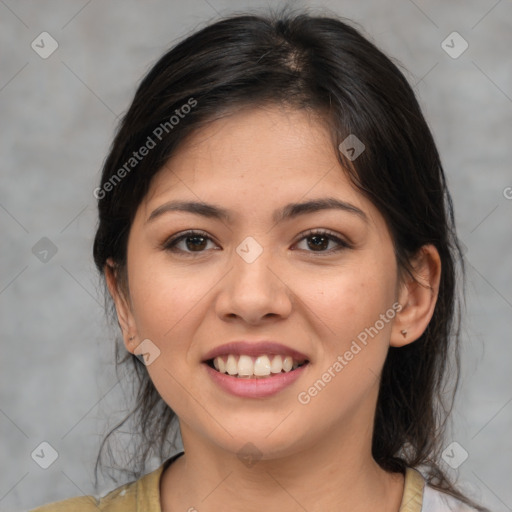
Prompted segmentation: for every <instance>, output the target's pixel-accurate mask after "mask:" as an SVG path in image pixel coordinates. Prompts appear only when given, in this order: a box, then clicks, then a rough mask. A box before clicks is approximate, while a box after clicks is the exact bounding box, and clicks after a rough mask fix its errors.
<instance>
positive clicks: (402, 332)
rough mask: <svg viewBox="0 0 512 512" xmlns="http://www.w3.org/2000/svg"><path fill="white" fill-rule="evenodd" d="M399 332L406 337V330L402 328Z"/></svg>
mask: <svg viewBox="0 0 512 512" xmlns="http://www.w3.org/2000/svg"><path fill="white" fill-rule="evenodd" d="M400 334H401V335H402V336H403V337H404V338H406V337H407V331H406V330H405V329H402V330H401V331H400Z"/></svg>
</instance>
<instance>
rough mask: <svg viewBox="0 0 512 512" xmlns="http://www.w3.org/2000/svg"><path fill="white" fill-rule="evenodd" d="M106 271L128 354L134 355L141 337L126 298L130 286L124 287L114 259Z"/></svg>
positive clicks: (108, 285) (105, 268)
mask: <svg viewBox="0 0 512 512" xmlns="http://www.w3.org/2000/svg"><path fill="white" fill-rule="evenodd" d="M104 271H105V279H106V281H107V287H108V291H109V292H110V295H111V297H112V299H113V300H114V304H115V307H116V312H117V321H118V323H119V327H120V328H121V331H122V333H123V340H124V345H125V347H126V350H128V352H131V353H133V351H134V350H135V348H136V347H137V345H138V343H139V341H138V338H139V336H138V332H137V327H136V325H135V319H134V317H133V313H132V308H131V304H130V301H129V298H127V297H126V295H127V294H128V286H127V285H126V286H122V284H121V281H120V276H119V271H118V267H117V266H116V264H115V263H114V261H113V260H112V258H108V259H107V263H106V264H105V267H104ZM125 288H126V289H125Z"/></svg>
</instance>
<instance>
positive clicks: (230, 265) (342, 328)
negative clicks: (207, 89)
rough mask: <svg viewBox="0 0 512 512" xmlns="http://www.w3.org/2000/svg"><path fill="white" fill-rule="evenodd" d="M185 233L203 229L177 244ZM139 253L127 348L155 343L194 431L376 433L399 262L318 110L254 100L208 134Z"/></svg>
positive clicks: (161, 372)
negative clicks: (254, 105) (184, 206)
mask: <svg viewBox="0 0 512 512" xmlns="http://www.w3.org/2000/svg"><path fill="white" fill-rule="evenodd" d="M327 200H329V201H331V203H332V204H331V207H328V208H319V207H318V204H316V206H315V203H312V204H311V205H310V206H309V207H300V206H291V205H301V204H306V203H309V202H318V203H320V202H324V201H327ZM335 201H337V202H338V205H339V207H336V208H335V207H333V204H334V202H335ZM175 202H181V203H194V204H196V205H197V206H196V207H195V210H196V211H195V212H191V211H183V210H180V209H178V208H176V209H174V208H171V204H172V203H175ZM201 205H202V206H201ZM205 205H208V207H206V206H205ZM220 211H222V212H225V213H226V214H227V217H223V216H222V215H221V214H219V213H218V212H220ZM187 230H194V231H199V232H200V233H198V234H195V235H192V236H190V235H188V238H187V237H185V238H182V239H181V240H178V241H176V243H174V244H172V245H171V242H169V240H170V239H171V237H177V235H180V234H183V233H184V232H185V231H187ZM309 231H312V232H313V234H311V233H308V232H309ZM315 231H320V232H322V231H327V232H328V234H322V233H320V234H317V235H315V234H314V232H315ZM127 250H128V254H127V272H128V283H129V298H130V310H129V312H128V313H127V323H126V325H128V326H129V327H127V329H128V328H130V329H132V332H130V334H132V335H135V336H136V338H135V340H134V341H133V344H132V345H128V348H129V350H130V351H132V352H133V351H135V352H136V353H137V352H144V353H146V354H147V355H146V356H145V357H146V360H147V370H148V372H149V375H150V377H151V379H152V381H153V382H154V385H155V386H156V388H157V389H158V391H159V393H160V395H161V396H162V398H163V399H164V400H165V401H166V402H167V404H168V405H169V406H170V407H171V408H172V409H173V410H174V411H175V412H176V413H177V415H178V416H179V418H180V426H181V431H182V435H183V439H184V442H185V443H186V442H187V440H189V439H192V438H195V439H196V440H198V441H200V442H202V443H204V444H208V445H211V446H212V447H214V448H218V449H225V450H228V451H231V452H233V453H236V452H239V450H241V449H247V447H246V448H243V447H244V445H246V443H248V442H250V443H252V445H254V447H256V448H254V447H253V448H252V449H254V450H256V451H257V453H258V454H259V455H258V456H262V457H264V458H268V459H272V458H275V457H282V456H285V455H287V454H292V453H296V452H298V451H302V450H304V449H307V448H308V447H312V446H314V445H317V444H318V443H319V442H322V441H325V442H331V440H332V439H333V437H336V438H337V439H351V442H353V443H356V444H357V443H359V442H361V443H367V442H368V440H369V439H371V426H372V421H373V415H374V410H375V404H376V400H377V393H378V384H379V382H378V376H379V374H380V371H381V369H382V366H383V363H384V360H385V357H386V354H387V351H388V347H389V342H390V335H391V332H392V329H394V327H393V323H394V317H395V315H396V313H397V311H398V310H399V309H400V306H399V305H398V302H397V300H398V292H399V286H398V278H397V266H396V261H395V255H394V251H393V245H392V240H391V238H390V234H389V231H388V229H387V227H386V224H385V222H384V219H383V217H382V216H381V214H380V213H379V212H378V211H377V209H376V208H375V207H374V206H373V205H372V203H371V202H369V201H368V200H367V199H366V198H365V197H364V196H362V195H361V194H360V193H359V192H358V191H357V190H356V189H354V188H353V186H351V184H350V182H349V180H348V178H347V177H346V175H345V172H344V170H343V168H342V167H341V166H340V164H339V162H338V160H337V159H336V155H335V154H334V152H333V148H332V143H331V139H330V136H329V133H328V131H327V130H326V128H325V127H324V126H323V125H322V124H320V122H319V121H316V120H315V119H314V118H313V117H311V116H308V115H307V114H306V113H305V112H304V111H295V110H281V109H278V108H277V107H276V108H270V107H269V108H267V109H263V108H259V109H245V110H241V111H239V112H237V113H236V114H235V115H232V116H230V117H227V118H224V119H222V120H219V121H216V122H213V123H212V124H210V125H209V126H208V127H206V128H203V129H202V130H200V131H198V132H196V133H195V134H194V136H193V137H192V138H191V139H189V140H188V142H187V144H186V145H184V146H182V147H181V149H180V150H179V152H177V153H176V154H175V155H174V156H173V157H172V159H171V160H170V161H169V162H168V163H167V165H166V166H165V168H164V169H162V170H161V172H160V173H159V174H158V175H157V176H156V177H155V178H154V180H153V182H152V185H151V187H150V190H149V192H148V194H147V196H146V197H145V199H144V201H143V203H141V205H140V207H139V209H138V211H137V214H136V216H135V219H134V222H133V225H132V227H131V231H130V235H129V240H128V249H127ZM118 312H119V308H118ZM143 340H145V341H143ZM238 342H244V343H245V345H242V344H238ZM141 343H142V344H141ZM228 343H229V344H233V345H231V346H230V347H226V348H223V347H222V346H224V345H226V344H228ZM219 347H220V349H219V351H218V356H220V357H221V358H222V363H220V362H219V360H217V361H216V363H215V364H216V365H217V366H219V365H220V368H222V367H223V366H224V367H226V366H227V368H228V370H227V371H230V373H233V372H234V373H235V375H234V376H231V375H229V373H225V374H222V375H221V374H220V372H219V371H217V370H216V369H214V368H212V367H211V364H212V363H211V362H210V364H208V362H205V361H206V360H207V359H211V356H212V351H215V349H217V348H219ZM294 351H295V352H294ZM276 356H281V357H280V359H279V358H276ZM290 357H291V359H290ZM228 359H229V361H228ZM303 360H307V363H306V364H304V365H303V366H300V367H299V368H297V369H295V370H291V371H290V372H286V371H285V370H286V369H289V367H288V366H287V364H289V363H290V362H291V364H293V363H294V362H295V363H302V362H303ZM269 366H270V369H269ZM283 366H284V369H283ZM223 369H224V370H225V371H226V368H223ZM274 371H275V372H276V373H273V372H274ZM268 372H270V375H267V376H265V375H264V374H265V373H268ZM239 373H240V374H244V373H247V374H253V373H259V374H263V375H260V376H259V377H258V378H256V377H254V376H253V377H248V378H247V377H246V378H243V377H237V376H236V374H239ZM340 436H349V437H340ZM252 445H251V446H252ZM242 451H243V450H242Z"/></svg>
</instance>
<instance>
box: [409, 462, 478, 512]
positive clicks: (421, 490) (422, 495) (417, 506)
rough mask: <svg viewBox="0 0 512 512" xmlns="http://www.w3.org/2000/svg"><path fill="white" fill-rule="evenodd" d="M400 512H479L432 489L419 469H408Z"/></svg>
mask: <svg viewBox="0 0 512 512" xmlns="http://www.w3.org/2000/svg"><path fill="white" fill-rule="evenodd" d="M400 512H477V509H475V508H472V507H470V506H469V505H466V504H465V503H463V502H462V501H460V500H458V499H457V498H455V497H453V496H451V495H450V494H447V493H444V492H442V491H439V490H437V489H435V488H434V487H431V486H430V485H429V484H428V483H427V482H426V480H425V478H424V477H423V474H422V473H421V472H420V471H419V469H417V468H411V467H408V468H407V469H406V473H405V487H404V494H403V499H402V503H401V506H400Z"/></svg>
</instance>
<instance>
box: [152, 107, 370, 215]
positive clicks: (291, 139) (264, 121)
mask: <svg viewBox="0 0 512 512" xmlns="http://www.w3.org/2000/svg"><path fill="white" fill-rule="evenodd" d="M335 151H336V149H335V147H334V145H333V141H332V138H331V134H330V132H329V130H328V127H327V126H326V124H325V122H323V120H322V119H321V118H320V117H319V116H318V115H315V114H313V113H311V112H307V111H305V110H293V109H289V108H283V107H256V108H246V109H243V110H241V111H238V112H236V113H234V114H230V115H228V116H226V117H223V118H221V119H218V120H216V121H213V122H211V123H209V124H207V125H205V126H204V127H202V128H200V129H198V130H197V131H196V132H194V133H193V134H192V135H191V136H189V138H188V139H187V140H186V141H185V142H184V144H183V145H182V146H180V148H179V149H178V150H177V151H176V152H175V154H174V155H173V156H172V157H171V158H170V159H169V161H168V162H167V163H166V165H165V166H164V167H163V168H162V169H161V170H160V171H159V172H158V173H157V174H156V176H155V177H154V178H153V180H152V183H151V186H150V188H149V191H148V194H147V195H146V197H145V198H144V201H143V204H142V210H143V213H144V218H147V217H148V216H149V215H150V214H151V211H152V210H153V209H154V208H156V207H158V206H159V205H161V204H162V203H163V202H164V201H166V200H169V199H172V198H174V197H179V198H180V199H181V198H187V199H190V200H195V201H201V200H203V201H207V200H209V202H215V203H217V204H219V203H222V204H225V205H230V206H232V208H233V209H235V210H237V211H239V213H240V215H245V216H247V217H248V218H249V217H250V215H252V214H254V213H256V209H258V210H262V211H268V214H269V215H270V213H271V212H272V211H274V210H275V209H276V207H277V206H278V205H279V204H281V203H282V204H284V203H289V202H299V201H301V200H302V201H303V200H306V199H312V198H317V197H325V196H327V195H328V196H331V197H332V196H335V197H338V198H340V199H342V200H344V201H347V202H350V203H351V204H354V205H355V206H357V207H358V208H360V209H366V211H367V213H368V215H369V216H373V214H375V210H374V209H372V205H371V203H369V201H368V200H367V199H366V198H365V197H364V196H363V195H362V194H361V193H360V192H359V191H358V190H357V189H356V188H355V186H354V185H353V184H352V183H351V182H350V180H349V178H348V176H347V173H346V170H345V169H343V167H342V166H341V164H340V162H339V160H338V158H337V155H336V153H335ZM227 208H229V209H231V208H230V207H227ZM372 210H373V211H372Z"/></svg>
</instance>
